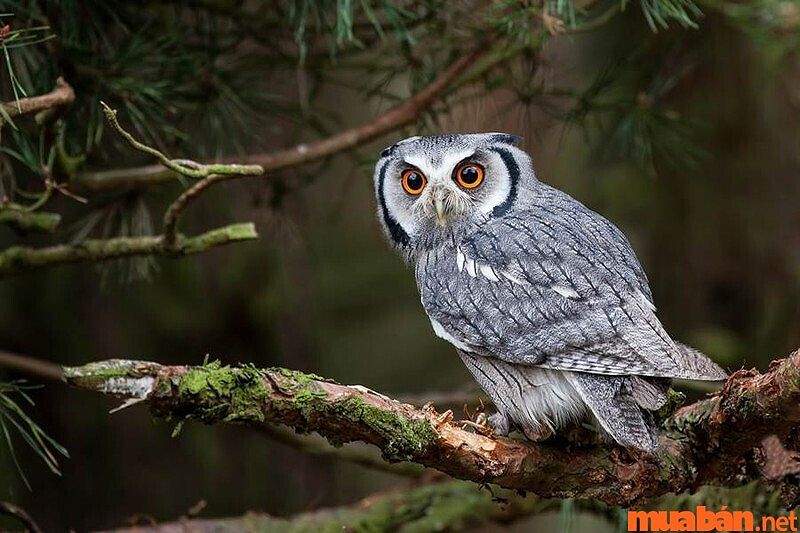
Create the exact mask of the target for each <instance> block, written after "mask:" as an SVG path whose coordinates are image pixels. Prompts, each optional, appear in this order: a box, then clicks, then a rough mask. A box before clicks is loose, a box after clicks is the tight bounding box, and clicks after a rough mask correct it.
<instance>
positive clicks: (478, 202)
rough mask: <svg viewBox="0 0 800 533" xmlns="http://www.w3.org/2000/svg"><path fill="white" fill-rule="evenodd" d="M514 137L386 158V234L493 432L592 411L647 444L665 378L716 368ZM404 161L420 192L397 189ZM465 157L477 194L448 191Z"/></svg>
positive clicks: (604, 229)
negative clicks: (674, 332)
mask: <svg viewBox="0 0 800 533" xmlns="http://www.w3.org/2000/svg"><path fill="white" fill-rule="evenodd" d="M514 142H516V139H515V138H514V137H513V136H509V135H505V134H496V133H491V134H467V135H447V136H438V137H421V138H413V139H410V140H407V141H404V142H402V143H398V144H397V145H395V146H394V147H392V148H391V149H387V150H386V151H384V152H383V153H382V154H381V155H382V158H381V160H380V161H379V162H378V165H377V167H376V176H375V184H376V197H377V199H378V204H379V218H381V220H382V222H383V225H384V229H385V230H386V233H387V236H388V237H389V239H390V241H391V242H392V243H393V244H394V245H395V246H397V247H398V248H399V249H400V250H401V252H402V253H403V255H404V256H405V257H406V258H407V259H408V260H409V261H410V262H411V263H413V264H414V268H415V276H416V281H417V286H418V288H419V292H420V297H421V301H422V305H423V307H424V309H425V311H426V312H427V314H428V316H429V317H430V319H431V324H432V326H433V330H434V333H435V334H436V335H438V336H439V337H441V338H443V339H445V340H447V341H448V342H450V343H451V344H453V345H454V346H455V347H456V348H457V349H458V352H459V354H460V356H461V358H462V360H463V361H464V364H465V365H466V367H467V368H468V370H469V371H470V372H471V373H472V375H473V376H474V378H475V380H476V381H477V382H478V383H479V384H480V385H481V387H482V388H483V389H484V390H485V391H486V392H487V394H489V396H490V397H491V398H492V400H493V401H494V403H495V406H496V407H497V409H498V413H497V414H496V415H492V417H490V421H492V420H493V422H492V424H493V426H494V427H495V428H496V429H498V430H500V431H505V430H507V429H508V428H509V427H516V428H519V429H520V430H522V431H523V432H524V434H525V435H526V436H528V437H529V438H534V436H537V435H539V436H544V435H545V434H547V433H548V432H552V431H554V430H557V429H559V428H561V427H563V426H564V425H566V424H568V423H571V422H575V421H578V420H581V419H583V418H584V417H586V416H590V417H591V418H592V419H594V420H595V421H596V423H597V426H598V428H599V430H600V431H601V432H602V433H604V434H607V435H609V436H610V438H612V439H613V440H615V441H616V442H618V443H620V444H622V445H624V446H630V447H635V448H640V449H645V450H652V449H654V448H655V447H656V446H657V445H658V440H657V432H656V429H655V426H654V422H653V416H652V414H651V412H650V411H653V410H656V409H658V408H659V407H661V406H662V405H663V404H664V402H666V398H667V396H666V390H667V387H668V383H669V378H673V377H681V378H688V379H705V380H719V379H724V377H725V372H724V371H723V370H722V369H721V368H719V367H718V366H717V365H716V364H715V363H714V362H713V361H711V360H710V359H708V358H707V357H706V356H705V355H703V354H702V353H700V352H698V351H697V350H694V349H693V348H689V347H687V346H685V345H683V344H680V343H677V342H675V341H674V340H673V339H672V338H671V337H670V336H669V335H668V334H667V332H666V331H665V330H664V328H663V326H662V325H661V323H660V322H659V320H658V318H657V317H656V315H655V309H656V308H655V305H654V303H653V296H652V293H651V291H650V287H649V285H648V282H647V277H646V275H645V273H644V270H643V269H642V266H641V264H640V263H639V261H638V259H637V258H636V255H635V254H634V252H633V250H632V248H631V246H630V243H629V242H628V240H627V239H626V238H625V236H624V234H623V233H622V232H621V231H620V230H619V229H618V228H617V227H616V226H614V225H613V224H612V223H611V222H609V221H608V220H606V219H605V218H603V217H602V216H600V215H598V214H597V213H595V212H593V211H592V210H590V209H588V208H587V207H585V206H584V205H582V204H581V203H580V202H578V201H576V200H575V199H573V198H572V197H570V196H569V195H567V194H565V193H563V192H561V191H559V190H557V189H554V188H552V187H550V186H548V185H545V184H543V183H541V182H539V181H538V179H537V178H536V175H535V173H534V172H533V168H532V164H531V161H530V158H529V157H528V156H527V155H526V154H525V153H524V152H522V151H521V150H519V149H518V148H516V147H515V146H513V143H514ZM455 159H458V160H459V162H458V163H457V165H456V166H455V167H454V168H450V167H449V166H448V165H452V164H453V163H446V162H448V161H449V162H452V161H453V160H455ZM409 161H412V162H413V166H414V168H415V170H416V171H419V172H422V173H423V174H425V175H426V177H427V179H428V184H427V188H426V191H423V192H422V194H420V196H419V198H416V197H413V196H409V194H408V193H406V192H403V190H402V189H401V187H400V186H399V182H398V176H399V175H400V174H401V173H402V171H403V169H404V168H408V165H409ZM464 161H467V162H468V163H470V164H475V165H478V166H480V167H481V168H483V169H484V170H485V174H486V179H485V180H484V183H483V184H481V185H480V187H477V186H476V187H475V188H474V189H471V190H468V191H467V190H464V189H463V188H460V187H459V186H457V185H455V184H454V179H455V178H454V177H453V176H454V175H455V174H454V173H455V172H456V171H457V170H458V168H460V167H459V166H458V165H461V164H464ZM434 201H435V202H437V203H436V205H434ZM434 208H435V209H434ZM432 214H433V215H432Z"/></svg>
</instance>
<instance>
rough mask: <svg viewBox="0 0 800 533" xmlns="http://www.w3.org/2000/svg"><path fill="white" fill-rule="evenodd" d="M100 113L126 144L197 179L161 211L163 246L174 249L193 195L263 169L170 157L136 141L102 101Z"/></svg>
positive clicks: (114, 112)
mask: <svg viewBox="0 0 800 533" xmlns="http://www.w3.org/2000/svg"><path fill="white" fill-rule="evenodd" d="M100 104H101V105H102V106H103V112H104V113H105V115H106V119H108V122H109V123H110V124H111V127H113V128H114V129H115V130H116V131H117V133H119V134H120V135H121V136H122V138H123V139H125V140H126V141H127V142H128V144H130V145H131V147H132V148H134V149H135V150H139V151H140V152H144V153H146V154H149V155H151V156H153V157H155V158H156V159H158V160H159V161H160V162H161V164H162V165H163V166H164V167H166V168H167V169H168V170H171V171H172V172H174V173H176V174H180V175H182V176H186V177H188V178H201V179H200V181H198V182H197V183H195V184H194V185H193V186H192V187H190V188H189V189H188V190H186V191H184V192H183V193H182V194H181V195H180V196H179V197H178V198H177V199H176V200H175V201H174V202H172V203H171V204H170V205H169V207H168V208H167V211H166V213H164V236H163V239H164V246H165V247H166V248H167V249H169V250H171V251H176V249H177V248H176V247H177V242H176V241H177V238H178V235H177V231H178V218H179V217H180V216H181V214H182V213H183V211H184V210H185V209H186V207H187V206H188V205H189V202H191V201H192V200H194V199H195V198H197V197H198V196H199V195H200V194H201V193H202V192H203V191H204V190H206V189H207V188H209V187H210V186H211V185H213V184H214V183H217V182H219V181H223V180H226V179H231V178H240V177H244V176H260V175H262V174H264V169H263V168H261V166H260V165H239V164H220V163H212V164H208V165H206V164H203V163H198V162H196V161H191V160H188V159H170V158H169V157H167V156H166V155H164V153H163V152H161V151H159V150H157V149H155V148H153V147H152V146H148V145H146V144H144V143H141V142H139V141H137V140H136V139H135V138H134V137H133V135H131V134H130V133H128V132H127V131H126V130H125V129H124V128H123V127H122V126H121V125H120V123H119V121H118V120H117V112H116V111H115V110H113V109H111V108H110V107H108V106H107V105H106V104H105V103H104V102H100Z"/></svg>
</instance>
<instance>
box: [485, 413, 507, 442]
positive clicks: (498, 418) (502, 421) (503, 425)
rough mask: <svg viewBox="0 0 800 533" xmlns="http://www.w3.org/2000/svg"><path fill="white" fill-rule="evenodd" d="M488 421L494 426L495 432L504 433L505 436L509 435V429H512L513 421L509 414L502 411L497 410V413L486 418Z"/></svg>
mask: <svg viewBox="0 0 800 533" xmlns="http://www.w3.org/2000/svg"><path fill="white" fill-rule="evenodd" d="M486 423H487V425H488V426H489V427H490V428H492V431H494V433H495V434H497V435H502V436H503V437H505V436H507V435H508V431H509V429H511V421H510V420H509V419H508V415H506V414H505V413H503V412H502V411H497V412H496V413H495V414H493V415H491V416H489V417H488V418H487V419H486Z"/></svg>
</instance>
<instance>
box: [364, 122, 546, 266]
mask: <svg viewBox="0 0 800 533" xmlns="http://www.w3.org/2000/svg"><path fill="white" fill-rule="evenodd" d="M515 140H516V138H514V137H512V136H509V135H506V134H498V133H485V134H461V135H443V136H432V137H412V138H410V139H406V140H403V141H400V142H398V143H396V144H395V145H393V146H391V147H389V148H387V149H385V150H384V151H383V152H381V159H379V161H378V164H377V165H376V168H375V187H376V193H377V200H378V208H379V211H378V216H379V219H380V220H381V221H382V222H383V225H384V229H385V231H386V234H387V236H388V237H389V239H390V241H391V242H393V243H394V244H395V245H397V246H398V247H400V248H403V249H405V250H407V251H410V250H412V249H413V247H414V245H416V244H421V245H423V246H427V245H429V244H430V243H434V242H437V239H440V238H441V237H442V236H443V235H444V234H449V233H450V232H451V231H453V232H458V231H461V230H462V229H463V228H470V227H473V225H475V224H483V223H485V222H486V221H487V220H489V219H490V218H493V217H497V216H501V215H502V214H504V213H505V212H506V211H508V210H509V209H510V208H511V207H512V206H513V205H514V204H515V202H516V199H517V196H518V191H519V190H520V188H521V187H523V186H529V184H532V183H533V182H534V180H535V175H534V174H533V171H532V169H531V165H530V159H529V158H528V156H527V155H526V154H525V153H524V152H522V151H521V150H519V149H518V148H516V147H514V146H513V142H515ZM526 182H528V184H525V183H526ZM523 184H525V185H523ZM442 230H444V232H443V231H442ZM409 245H412V246H409Z"/></svg>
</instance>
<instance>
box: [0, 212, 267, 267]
mask: <svg viewBox="0 0 800 533" xmlns="http://www.w3.org/2000/svg"><path fill="white" fill-rule="evenodd" d="M256 238H258V234H257V233H256V230H255V227H254V226H253V224H252V223H249V222H247V223H242V224H231V225H229V226H224V227H221V228H217V229H214V230H211V231H208V232H206V233H202V234H200V235H196V236H194V237H185V236H183V235H178V236H177V238H176V241H175V244H174V245H173V246H168V245H167V244H166V243H165V241H164V236H163V235H152V236H146V237H116V238H113V239H87V240H85V241H83V242H80V243H78V244H60V245H55V246H49V247H46V248H31V247H27V246H12V247H11V248H8V249H6V250H4V251H2V252H0V278H1V277H4V276H11V275H16V274H21V273H23V272H29V271H31V270H36V269H39V268H44V267H50V266H55V265H63V264H67V263H84V262H99V261H107V260H109V259H119V258H123V257H134V256H142V255H164V256H168V257H177V256H184V255H190V254H196V253H200V252H205V251H206V250H209V249H211V248H214V247H216V246H221V245H223V244H230V243H233V242H239V241H247V240H252V239H256Z"/></svg>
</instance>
